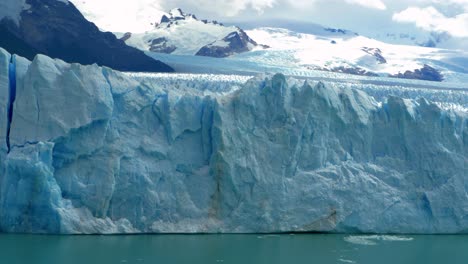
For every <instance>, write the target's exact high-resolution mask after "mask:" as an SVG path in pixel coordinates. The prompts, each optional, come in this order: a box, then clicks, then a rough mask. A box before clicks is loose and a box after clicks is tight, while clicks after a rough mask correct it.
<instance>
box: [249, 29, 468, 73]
mask: <svg viewBox="0 0 468 264" xmlns="http://www.w3.org/2000/svg"><path fill="white" fill-rule="evenodd" d="M247 33H248V34H249V35H250V36H252V37H253V38H255V39H258V40H259V41H261V42H262V43H265V44H267V45H269V46H270V47H271V49H270V50H268V53H262V52H256V53H251V54H248V55H245V56H243V58H245V59H248V60H255V61H258V60H262V57H265V56H267V59H270V60H272V59H274V58H276V62H275V63H278V64H281V63H287V64H294V65H296V66H297V67H303V68H309V69H316V70H325V71H333V72H345V73H352V74H359V75H369V76H395V77H400V78H404V77H407V78H413V77H414V78H417V79H424V80H433V81H441V80H442V79H443V76H442V75H441V74H440V73H438V71H439V70H443V69H444V68H443V67H437V66H436V65H434V64H433V63H431V62H430V59H431V58H432V59H435V58H437V59H441V60H443V59H444V58H443V57H441V55H443V54H444V53H445V54H447V51H444V50H439V49H432V48H423V47H418V46H404V45H393V44H388V43H384V42H380V41H377V40H374V39H371V38H367V37H364V36H360V35H359V34H357V33H354V32H350V31H346V30H341V29H330V28H326V27H317V28H316V30H315V31H314V34H304V33H297V32H293V31H290V30H286V29H281V28H257V29H253V30H249V31H247ZM457 54H458V55H460V56H466V54H462V53H457ZM421 69H424V73H425V74H419V75H418V74H413V75H412V74H411V72H413V73H414V72H418V71H421ZM426 69H430V70H429V71H426ZM437 69H439V70H437ZM405 73H406V75H405Z"/></svg>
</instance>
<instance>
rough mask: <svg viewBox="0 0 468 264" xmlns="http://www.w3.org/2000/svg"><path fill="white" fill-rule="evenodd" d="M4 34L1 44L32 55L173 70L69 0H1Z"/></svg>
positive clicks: (0, 19) (131, 68)
mask: <svg viewBox="0 0 468 264" xmlns="http://www.w3.org/2000/svg"><path fill="white" fill-rule="evenodd" d="M0 34H1V37H0V47H3V48H5V49H7V50H8V51H10V52H12V53H16V54H19V55H21V56H25V57H27V58H29V59H33V58H34V56H35V55H37V54H46V55H49V56H51V57H53V58H60V59H63V60H65V61H67V62H79V63H81V64H93V63H97V64H99V65H104V66H108V67H112V68H114V69H118V70H123V71H150V72H160V71H162V72H167V71H172V69H171V68H170V67H169V66H167V65H165V64H163V63H161V62H160V61H156V60H154V59H152V58H150V57H148V56H147V55H145V54H144V53H143V52H142V51H140V50H138V49H135V48H133V47H129V46H127V45H126V44H125V43H124V42H123V41H121V40H119V39H117V38H116V37H115V36H114V35H113V34H112V33H109V32H106V33H105V32H101V31H99V30H98V28H97V27H96V26H95V25H94V24H93V23H91V22H89V21H87V20H86V19H85V18H84V17H83V15H82V14H81V13H80V11H79V10H78V9H76V7H75V6H74V5H73V4H72V3H71V2H68V1H67V0H2V1H0Z"/></svg>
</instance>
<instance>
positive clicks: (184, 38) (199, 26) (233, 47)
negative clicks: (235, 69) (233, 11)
mask: <svg viewBox="0 0 468 264" xmlns="http://www.w3.org/2000/svg"><path fill="white" fill-rule="evenodd" d="M118 35H119V34H118ZM119 36H120V37H122V39H123V40H124V41H125V42H126V43H127V44H128V45H130V46H133V47H136V48H139V49H141V50H145V51H152V52H159V53H170V54H176V55H197V56H210V57H228V56H231V55H233V54H238V53H243V52H247V51H251V50H256V49H262V48H266V47H265V46H263V45H259V44H258V43H257V42H255V41H254V40H253V39H251V38H250V37H249V36H248V35H247V34H246V33H245V31H244V30H242V29H240V28H239V27H235V26H225V25H223V24H222V23H218V22H217V21H208V20H199V19H198V18H197V17H196V16H195V15H193V14H188V13H185V12H183V11H182V10H181V9H179V8H176V9H173V10H171V11H170V12H169V13H167V14H164V15H162V17H161V19H160V21H159V22H158V23H156V24H155V26H154V28H153V29H152V30H150V31H147V32H144V33H131V32H128V33H125V34H123V35H122V34H120V35H119Z"/></svg>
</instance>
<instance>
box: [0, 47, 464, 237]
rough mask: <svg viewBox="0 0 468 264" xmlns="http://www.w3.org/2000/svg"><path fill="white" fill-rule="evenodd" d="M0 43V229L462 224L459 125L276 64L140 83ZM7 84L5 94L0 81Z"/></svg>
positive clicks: (428, 227) (434, 110) (433, 110)
mask: <svg viewBox="0 0 468 264" xmlns="http://www.w3.org/2000/svg"><path fill="white" fill-rule="evenodd" d="M9 56H10V55H9V54H6V53H5V52H3V51H2V52H0V81H1V82H0V89H1V90H0V103H1V105H0V113H1V114H2V115H1V116H0V121H1V122H0V123H1V125H0V128H1V129H2V131H1V132H0V136H1V137H2V142H1V144H0V149H1V153H0V157H1V161H0V169H1V177H0V180H1V183H0V230H1V231H4V232H32V233H147V232H148V233H149V232H176V233H177V232H283V231H331V232H391V233H403V232H411V233H461V232H466V230H468V211H467V210H466V208H468V198H467V195H466V193H467V188H468V184H467V182H468V181H467V179H468V167H467V164H468V155H467V154H468V121H467V120H468V119H467V114H466V113H465V112H458V111H452V110H450V111H449V110H443V109H441V108H439V107H438V106H437V105H435V104H433V103H431V102H428V101H426V100H425V99H419V100H408V99H402V98H399V97H389V98H388V99H387V100H386V101H385V102H384V103H382V104H379V103H377V102H376V101H375V100H374V98H373V97H371V96H369V95H367V94H366V93H364V92H362V91H360V90H358V89H351V88H346V87H345V86H343V87H341V86H339V85H329V84H328V83H327V82H323V83H322V82H304V81H299V80H295V79H290V78H286V77H285V76H283V75H281V74H277V75H275V76H273V77H267V78H263V77H258V78H253V79H250V80H249V81H247V82H243V81H238V80H232V79H231V80H226V81H219V82H215V81H212V80H205V81H201V80H191V79H189V78H186V79H183V78H182V79H177V78H173V77H168V78H163V77H161V78H152V79H151V78H137V77H135V76H130V75H128V74H124V73H119V72H116V71H113V70H110V69H108V68H100V67H97V66H80V65H77V64H72V65H70V64H66V63H63V62H61V61H56V60H52V59H50V58H47V57H44V56H37V57H36V58H35V60H34V61H33V62H29V61H27V60H24V59H21V58H19V57H18V58H17V60H16V66H15V67H16V100H15V102H14V111H13V117H12V120H11V129H10V130H11V131H10V136H9V141H10V145H11V146H10V150H9V152H8V150H7V148H6V147H5V146H4V144H3V140H4V139H5V140H6V134H5V132H4V131H3V130H4V129H5V127H6V123H8V122H7V120H6V114H4V109H5V108H6V107H8V106H7V105H5V104H8V100H5V96H6V95H7V94H8V86H9V84H8V83H9V80H8V77H5V74H7V70H6V67H8V59H9ZM5 89H6V90H7V91H5Z"/></svg>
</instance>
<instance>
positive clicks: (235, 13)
mask: <svg viewBox="0 0 468 264" xmlns="http://www.w3.org/2000/svg"><path fill="white" fill-rule="evenodd" d="M71 1H72V2H74V3H75V4H77V5H78V6H80V8H81V9H87V11H89V10H90V9H92V10H93V12H94V13H97V16H99V19H101V20H103V21H101V22H98V23H101V24H105V22H107V30H112V31H116V29H117V28H118V29H119V31H138V30H139V29H138V28H137V27H139V26H140V25H139V24H141V23H140V22H139V21H136V20H135V15H134V14H139V16H140V19H141V17H146V18H147V19H152V17H153V16H155V15H156V16H157V15H159V13H158V11H157V10H166V11H167V10H170V9H172V8H175V7H180V8H182V9H183V10H184V11H186V12H188V13H194V14H196V15H197V16H198V17H200V18H208V19H217V20H219V21H222V22H232V23H235V22H243V23H244V24H246V23H247V24H248V23H252V24H258V23H261V22H262V21H272V20H277V21H283V20H296V21H301V22H312V23H319V24H322V25H326V26H331V27H339V28H345V29H351V30H354V31H357V32H360V33H361V32H362V33H364V34H365V33H366V32H375V31H376V30H379V29H384V30H385V31H386V32H388V31H392V30H394V31H395V32H400V31H401V30H402V29H403V30H408V31H411V30H413V31H421V32H424V31H427V32H428V31H435V32H447V33H450V34H451V35H452V36H455V37H463V38H466V37H468V0H409V1H404V0H215V1H214V0H171V1H167V0H132V1H129V0H71ZM101 26H102V25H101ZM140 29H141V28H140Z"/></svg>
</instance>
